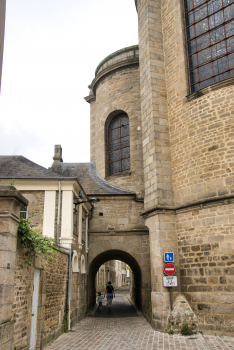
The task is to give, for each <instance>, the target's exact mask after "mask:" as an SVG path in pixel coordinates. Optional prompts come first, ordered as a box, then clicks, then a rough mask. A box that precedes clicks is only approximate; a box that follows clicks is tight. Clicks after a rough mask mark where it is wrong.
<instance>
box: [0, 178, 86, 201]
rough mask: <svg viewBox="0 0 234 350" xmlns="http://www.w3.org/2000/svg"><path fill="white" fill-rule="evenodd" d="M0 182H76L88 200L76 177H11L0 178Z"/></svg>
mask: <svg viewBox="0 0 234 350" xmlns="http://www.w3.org/2000/svg"><path fill="white" fill-rule="evenodd" d="M0 180H47V181H48V180H56V181H77V182H78V184H79V186H80V188H81V189H82V191H83V192H84V194H85V195H86V197H87V198H88V195H87V193H86V192H85V190H84V188H83V187H82V185H81V183H80V181H79V179H78V177H74V176H73V177H38V176H36V177H34V176H17V177H12V176H0Z"/></svg>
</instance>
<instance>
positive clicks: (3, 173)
mask: <svg viewBox="0 0 234 350" xmlns="http://www.w3.org/2000/svg"><path fill="white" fill-rule="evenodd" d="M0 177H1V178H11V179H15V178H61V177H62V176H61V175H60V174H57V173H55V172H54V171H52V170H50V169H46V168H44V167H42V166H40V165H38V164H36V163H34V162H31V160H29V159H27V158H25V157H23V156H0Z"/></svg>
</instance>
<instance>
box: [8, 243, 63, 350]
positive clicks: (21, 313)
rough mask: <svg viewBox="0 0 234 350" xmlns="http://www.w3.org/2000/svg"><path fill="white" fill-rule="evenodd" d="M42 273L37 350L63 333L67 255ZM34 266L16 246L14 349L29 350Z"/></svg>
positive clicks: (19, 245)
mask: <svg viewBox="0 0 234 350" xmlns="http://www.w3.org/2000/svg"><path fill="white" fill-rule="evenodd" d="M44 266H45V270H43V269H40V282H39V297H38V311H37V335H36V349H43V348H44V347H45V346H46V345H47V344H48V343H49V342H51V341H52V340H54V339H56V338H57V337H58V336H59V335H60V334H61V333H62V332H63V318H64V315H65V312H66V303H67V280H68V255H67V253H66V252H59V251H57V254H56V255H55V257H54V261H53V262H44ZM33 279H34V263H33V264H32V265H29V264H28V263H27V250H26V249H25V248H22V247H21V243H20V239H18V244H17V254H16V269H15V290H14V302H13V306H12V309H13V318H14V349H15V350H18V349H25V350H26V349H28V347H29V342H30V332H31V314H32V295H33Z"/></svg>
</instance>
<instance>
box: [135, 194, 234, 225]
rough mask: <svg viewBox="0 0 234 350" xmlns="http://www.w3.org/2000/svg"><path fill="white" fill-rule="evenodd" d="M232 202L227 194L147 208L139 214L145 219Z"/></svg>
mask: <svg viewBox="0 0 234 350" xmlns="http://www.w3.org/2000/svg"><path fill="white" fill-rule="evenodd" d="M230 203H234V195H228V196H222V197H219V198H213V199H207V200H203V201H198V202H194V203H189V204H185V205H181V206H175V207H166V206H156V207H154V208H151V209H149V210H146V211H145V212H144V213H142V214H141V216H143V218H144V219H147V218H149V217H151V216H154V215H158V214H173V215H174V214H179V213H182V212H188V211H192V210H199V209H204V208H208V207H215V206H219V205H226V204H230Z"/></svg>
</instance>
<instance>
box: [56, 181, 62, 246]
mask: <svg viewBox="0 0 234 350" xmlns="http://www.w3.org/2000/svg"><path fill="white" fill-rule="evenodd" d="M60 208H61V181H59V194H58V217H57V237H56V240H57V245H59V224H60Z"/></svg>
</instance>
